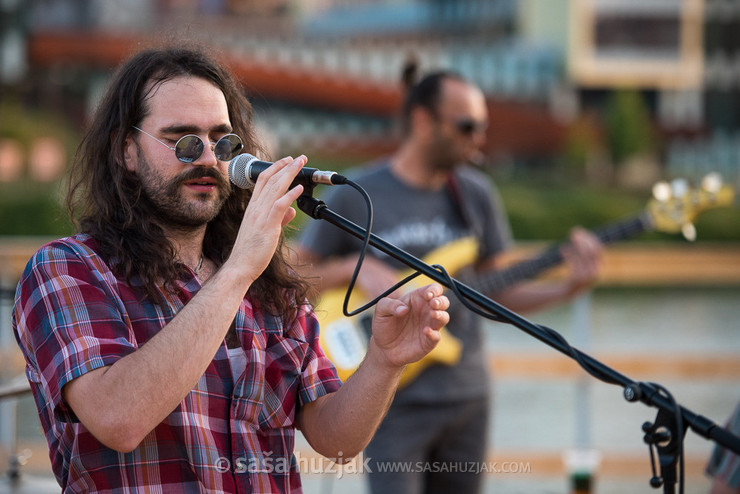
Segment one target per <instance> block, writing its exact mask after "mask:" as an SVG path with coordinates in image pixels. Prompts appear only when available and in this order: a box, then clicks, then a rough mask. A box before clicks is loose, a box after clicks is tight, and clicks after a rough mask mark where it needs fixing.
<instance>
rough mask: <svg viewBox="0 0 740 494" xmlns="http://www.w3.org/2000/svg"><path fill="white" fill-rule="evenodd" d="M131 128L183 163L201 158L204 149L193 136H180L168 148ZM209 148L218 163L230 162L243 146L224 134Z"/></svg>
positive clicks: (235, 139) (240, 142)
mask: <svg viewBox="0 0 740 494" xmlns="http://www.w3.org/2000/svg"><path fill="white" fill-rule="evenodd" d="M132 127H133V128H135V129H136V130H138V131H139V132H142V133H144V134H146V135H148V136H149V137H151V138H152V139H154V140H155V141H157V142H159V143H160V144H162V145H163V146H166V147H167V148H168V149H171V150H173V151H174V152H175V156H176V157H177V159H178V160H180V161H182V162H183V163H192V162H194V161H196V160H197V159H198V158H200V157H201V155H202V154H203V151H204V150H205V148H206V147H205V144H204V143H203V140H202V139H201V138H200V137H198V136H197V135H195V134H188V135H185V136H182V137H181V138H180V139H178V140H177V142H176V143H175V147H170V146H168V145H167V143H166V142H164V141H161V140H159V139H157V138H156V137H154V136H153V135H151V134H150V133H149V132H147V131H145V130H142V129H140V128H138V127H137V126H136V125H132ZM210 146H211V150H212V151H213V154H215V155H216V158H218V159H219V160H220V161H231V160H232V159H233V158H234V157H236V155H237V154H239V151H241V150H242V148H243V147H244V144H242V140H241V138H240V137H239V136H238V135H236V134H226V135H225V136H223V137H222V138H221V139H219V140H218V141H216V143H215V144H210Z"/></svg>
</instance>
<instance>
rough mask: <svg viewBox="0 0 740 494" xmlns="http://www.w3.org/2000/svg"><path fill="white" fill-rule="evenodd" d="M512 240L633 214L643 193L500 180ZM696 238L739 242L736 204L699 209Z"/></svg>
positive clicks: (671, 237) (644, 199)
mask: <svg viewBox="0 0 740 494" xmlns="http://www.w3.org/2000/svg"><path fill="white" fill-rule="evenodd" d="M496 183H497V185H498V187H499V189H500V191H501V195H502V197H503V201H504V204H505V205H506V209H507V213H508V215H509V220H510V222H511V227H512V230H513V233H514V238H515V239H517V240H552V241H559V240H563V239H565V238H567V236H568V232H569V230H570V229H571V228H572V227H573V226H576V225H580V226H583V227H586V228H590V229H597V228H599V227H602V226H604V225H607V224H610V223H615V222H619V221H622V220H626V219H630V218H633V217H635V216H637V215H639V214H640V213H641V212H642V211H644V209H645V207H646V206H647V204H648V202H649V201H650V200H651V197H650V196H649V194H648V193H647V192H636V191H629V190H625V189H619V188H608V187H599V186H587V185H584V184H581V183H572V184H566V183H558V184H555V185H553V184H545V183H542V182H537V181H534V180H526V181H525V180H517V181H500V180H497V182H496ZM696 229H697V233H698V235H697V238H698V240H712V241H731V242H738V241H740V208H737V207H730V208H720V209H714V210H710V211H706V212H704V213H703V214H702V215H701V216H700V217H699V218H698V220H697V222H696ZM633 240H634V241H644V240H661V241H683V237H682V236H681V235H680V234H667V233H658V232H653V233H643V234H641V235H638V236H637V237H635V238H634V239H633Z"/></svg>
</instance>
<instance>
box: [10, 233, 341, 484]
mask: <svg viewBox="0 0 740 494" xmlns="http://www.w3.org/2000/svg"><path fill="white" fill-rule="evenodd" d="M94 246H95V244H94V242H93V241H92V240H91V239H90V237H89V236H86V235H77V236H75V237H70V238H66V239H62V240H58V241H54V242H52V243H50V244H47V245H46V246H44V247H42V248H41V249H40V250H39V251H38V252H37V253H36V254H35V255H34V256H33V258H32V259H31V260H30V262H29V263H28V266H27V267H26V269H25V271H24V273H23V276H22V278H21V281H20V283H19V286H18V290H17V293H16V300H15V306H14V308H13V329H14V332H15V335H16V338H17V339H18V343H19V345H20V347H21V349H22V351H23V353H24V356H25V359H26V375H27V377H28V379H29V381H30V383H31V387H32V390H33V395H34V398H35V400H36V405H37V407H38V409H39V416H40V418H41V425H42V427H43V429H44V432H45V434H46V439H47V441H48V443H49V451H50V453H49V454H50V457H51V463H52V468H53V470H54V474H55V475H56V478H57V480H58V482H59V483H60V485H61V486H62V488H63V490H64V492H163V493H170V492H171V493H183V492H188V493H190V492H255V493H258V492H300V490H301V483H300V476H299V472H298V468H297V465H296V463H297V462H296V460H295V457H294V456H293V447H294V432H295V415H296V410H297V409H298V408H299V407H300V406H302V405H304V404H305V403H308V402H311V401H313V400H315V399H317V398H318V397H320V396H322V395H325V394H327V393H330V392H333V391H336V390H337V389H338V388H339V386H340V381H339V379H338V378H337V375H336V372H335V370H334V367H333V366H332V364H331V363H330V362H329V360H328V359H327V358H326V357H325V356H324V354H323V352H322V351H321V348H320V347H319V345H318V340H319V336H318V323H317V321H316V318H315V316H314V315H313V312H312V311H311V309H310V307H309V306H308V305H307V304H306V305H304V306H303V307H302V308H301V310H300V313H299V316H298V318H297V320H296V322H295V323H294V324H292V325H291V326H289V327H285V326H283V322H284V321H283V320H281V319H280V318H277V317H272V316H268V315H266V314H265V313H264V312H262V311H260V310H259V308H258V307H256V305H255V303H254V302H252V301H251V300H250V299H249V297H245V298H244V300H242V303H241V307H240V309H239V312H238V313H237V315H236V332H237V335H238V337H239V340H240V342H241V345H242V348H243V350H244V351H245V352H246V357H247V365H246V369H245V370H244V372H242V373H241V375H240V376H239V377H238V378H237V379H236V380H234V378H233V377H232V371H231V366H230V361H229V356H228V351H227V348H226V345H225V344H222V345H221V348H219V350H218V351H217V352H216V355H215V356H214V358H213V360H212V361H211V363H210V365H209V366H208V368H207V369H206V370H205V372H204V373H203V375H202V376H201V378H200V380H199V381H198V383H197V384H196V386H195V388H194V389H193V390H192V391H191V392H190V393H189V394H188V395H187V396H185V398H184V399H183V401H182V402H181V403H180V404H179V405H178V406H177V408H175V409H174V410H173V411H172V413H170V414H169V416H167V418H166V419H165V420H164V421H163V422H162V423H160V424H159V425H158V426H157V427H155V428H154V430H152V431H151V432H150V433H149V434H148V435H147V436H146V438H144V440H143V441H142V442H141V444H140V445H139V446H138V447H137V448H136V449H135V450H134V451H132V452H129V453H119V452H117V451H114V450H112V449H109V448H107V447H105V446H104V445H102V444H101V443H100V442H99V441H98V440H97V439H95V437H93V435H92V434H90V432H89V431H88V430H87V429H86V428H85V426H84V425H82V424H81V423H80V422H79V421H78V420H77V418H76V417H75V415H74V412H73V411H72V410H71V409H70V408H69V406H68V404H67V403H66V402H65V401H64V399H63V398H62V387H63V386H64V385H65V384H66V383H68V382H69V381H71V380H72V379H75V378H77V377H79V376H81V375H83V374H85V373H86V372H90V371H92V370H94V369H98V368H100V367H103V366H106V365H111V364H113V363H115V362H116V361H117V360H118V359H120V358H122V357H124V356H126V355H128V354H130V353H132V352H134V351H136V349H137V348H139V346H141V345H143V344H144V343H145V342H146V341H147V340H149V339H150V338H151V337H152V336H153V335H155V334H156V333H157V332H158V331H159V330H160V329H161V328H162V327H163V326H164V325H165V324H167V323H168V322H169V321H170V320H171V319H172V318H173V317H174V316H175V314H177V312H178V311H179V310H180V309H182V307H183V306H184V305H185V304H186V303H187V302H188V301H189V300H190V299H191V298H192V297H193V295H194V294H195V293H196V292H197V291H198V290H199V289H200V287H201V285H200V282H199V280H198V279H197V278H196V277H195V276H189V279H186V280H181V281H179V282H178V285H177V287H178V293H177V295H172V294H170V293H167V292H165V291H162V296H163V297H164V300H166V304H163V305H160V304H155V303H153V302H151V301H150V300H148V299H146V300H143V301H142V300H141V297H140V295H139V296H137V292H135V291H134V290H133V289H132V286H135V285H136V282H135V281H132V283H131V285H129V284H127V283H125V282H124V281H122V280H120V279H117V278H116V277H115V276H114V275H113V273H112V272H111V271H110V269H109V268H108V266H107V265H106V264H105V263H104V262H103V260H102V259H101V258H100V257H99V256H98V255H97V254H96V253H95V251H94V250H93V249H94ZM138 293H140V292H138Z"/></svg>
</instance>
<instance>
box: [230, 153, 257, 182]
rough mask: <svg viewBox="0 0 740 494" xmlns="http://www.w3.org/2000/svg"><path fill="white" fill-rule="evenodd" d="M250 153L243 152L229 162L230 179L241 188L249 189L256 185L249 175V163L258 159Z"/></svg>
mask: <svg viewBox="0 0 740 494" xmlns="http://www.w3.org/2000/svg"><path fill="white" fill-rule="evenodd" d="M256 159H257V158H255V157H254V156H252V155H251V154H249V153H243V154H240V155H238V156H237V157H236V158H234V159H232V160H231V162H229V180H231V183H233V184H234V185H236V186H237V187H239V188H240V189H248V188H250V187H252V185H254V184H253V183H252V182H251V181H250V180H249V178H248V177H247V168H248V167H249V164H250V163H251V162H252V161H254V160H256Z"/></svg>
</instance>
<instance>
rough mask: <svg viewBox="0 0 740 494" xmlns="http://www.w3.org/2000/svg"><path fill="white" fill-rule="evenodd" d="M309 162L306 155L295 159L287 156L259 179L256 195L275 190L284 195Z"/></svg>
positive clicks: (261, 174) (265, 171)
mask: <svg viewBox="0 0 740 494" xmlns="http://www.w3.org/2000/svg"><path fill="white" fill-rule="evenodd" d="M307 162H308V158H306V156H305V155H300V156H299V157H297V158H295V159H293V158H292V157H291V156H287V157H285V158H283V159H281V160H278V161H276V162H275V163H273V164H272V165H271V166H269V167H267V168H266V169H265V170H264V171H263V172H262V173H260V175H259V177H257V182H256V183H255V186H254V193H255V194H260V193H261V192H262V191H265V190H273V189H274V190H276V191H278V192H281V193H282V192H284V191H286V190H288V187H289V186H290V184H291V183H292V182H293V180H294V179H295V177H296V176H297V175H298V172H299V171H300V170H301V168H303V167H304V166H305V164H306V163H307Z"/></svg>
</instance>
